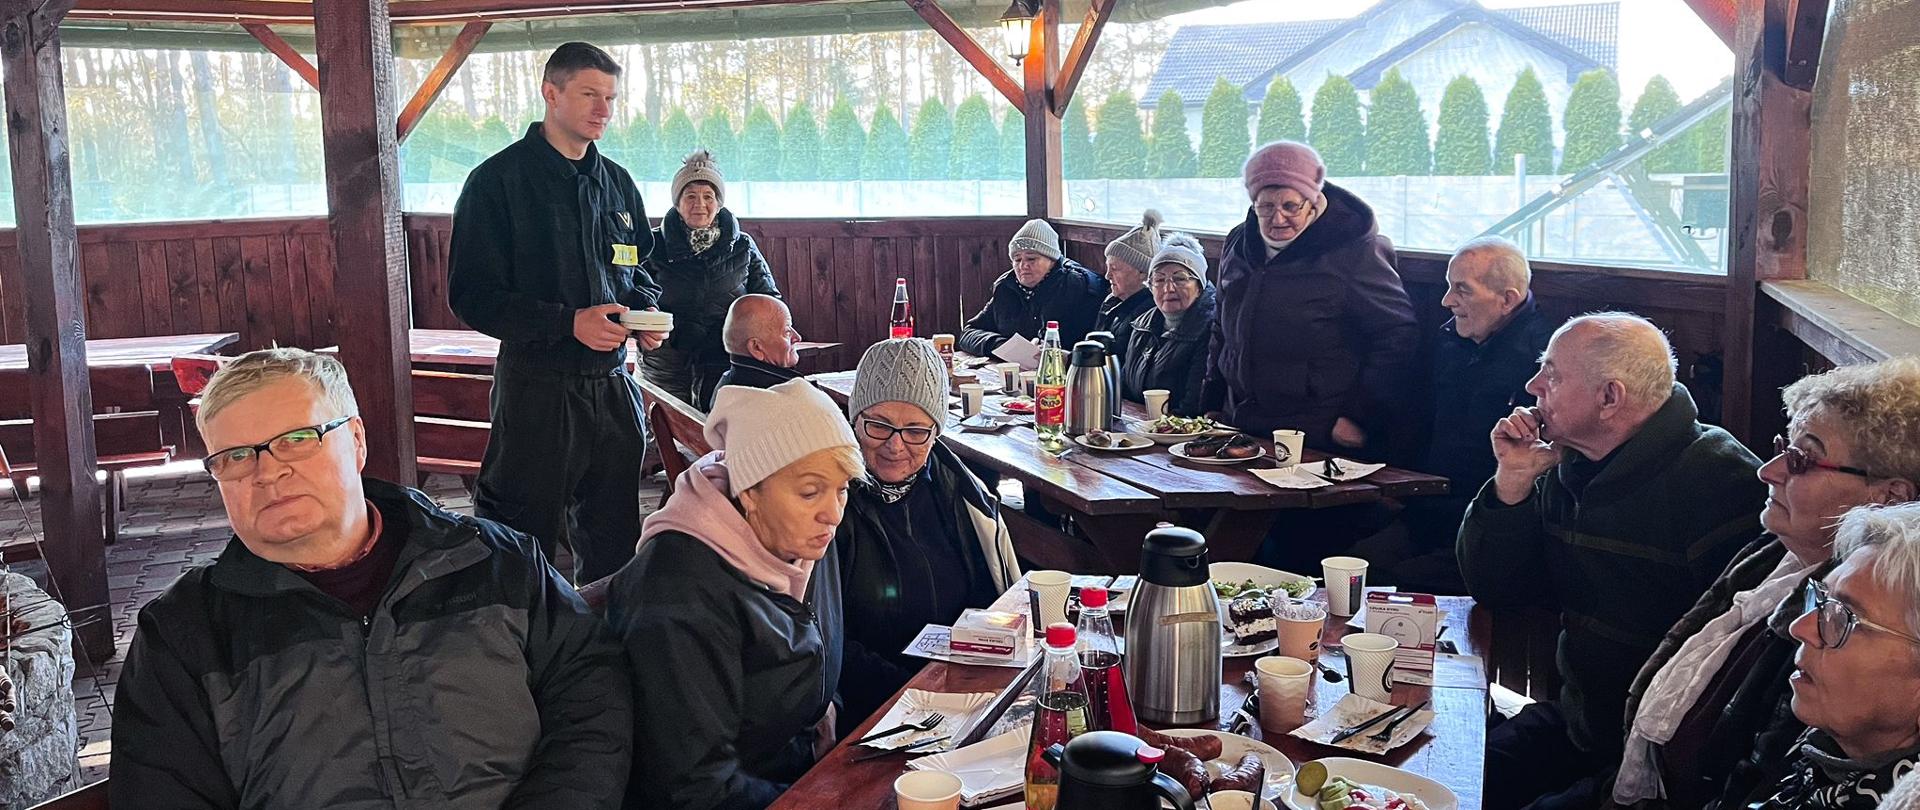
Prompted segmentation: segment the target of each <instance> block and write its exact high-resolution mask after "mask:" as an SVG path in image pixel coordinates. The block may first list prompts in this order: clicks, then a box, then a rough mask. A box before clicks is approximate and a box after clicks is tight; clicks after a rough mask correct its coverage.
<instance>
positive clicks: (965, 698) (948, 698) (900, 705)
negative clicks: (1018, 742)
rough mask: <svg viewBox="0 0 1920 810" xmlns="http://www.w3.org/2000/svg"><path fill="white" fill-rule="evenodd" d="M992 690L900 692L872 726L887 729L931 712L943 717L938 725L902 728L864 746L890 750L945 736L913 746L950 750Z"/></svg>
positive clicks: (970, 726)
mask: <svg viewBox="0 0 1920 810" xmlns="http://www.w3.org/2000/svg"><path fill="white" fill-rule="evenodd" d="M993 697H994V693H992V692H929V691H927V690H925V689H908V690H907V691H905V692H902V693H900V699H899V700H896V701H894V702H893V706H892V708H889V709H887V713H886V714H885V715H883V716H882V717H881V718H880V721H879V722H877V723H874V724H873V727H874V728H876V729H881V730H885V729H890V728H893V727H895V726H898V725H902V724H905V723H907V722H908V721H914V722H918V721H920V720H921V719H922V718H924V717H926V716H927V715H929V714H932V713H934V712H939V713H940V714H941V715H943V716H944V719H942V720H941V721H940V723H939V724H938V725H935V726H934V727H933V728H930V729H927V730H925V731H903V732H900V733H899V734H894V735H892V736H888V737H881V738H880V739H878V740H874V741H873V742H870V743H865V744H864V745H865V747H867V748H879V749H885V750H888V751H892V750H895V749H899V748H906V747H908V746H911V745H913V744H914V743H917V742H920V741H922V740H933V739H939V738H941V737H946V738H947V741H946V742H944V743H933V744H930V745H928V746H927V747H925V748H915V749H914V750H915V751H918V752H922V753H928V754H931V753H934V752H937V751H951V750H953V743H954V741H956V740H959V739H960V738H961V737H965V736H966V735H967V733H968V732H970V731H972V730H973V726H974V724H975V723H978V722H980V715H981V714H982V713H984V712H986V710H987V706H988V704H990V703H992V702H993Z"/></svg>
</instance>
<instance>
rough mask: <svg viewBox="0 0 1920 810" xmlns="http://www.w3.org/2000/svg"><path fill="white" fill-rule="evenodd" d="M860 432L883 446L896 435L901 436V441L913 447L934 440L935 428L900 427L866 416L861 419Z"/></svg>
mask: <svg viewBox="0 0 1920 810" xmlns="http://www.w3.org/2000/svg"><path fill="white" fill-rule="evenodd" d="M860 431H861V432H862V433H865V434H867V438H869V439H872V440H874V441H876V442H880V443H882V444H884V443H886V442H887V440H889V439H892V438H893V437H894V435H895V434H899V436H900V440H901V441H903V442H906V443H907V444H911V445H922V444H926V443H927V442H928V441H930V440H931V439H933V428H930V427H899V426H897V425H892V424H888V423H886V422H882V421H880V420H878V419H874V418H872V417H866V416H863V417H860Z"/></svg>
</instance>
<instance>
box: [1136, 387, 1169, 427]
mask: <svg viewBox="0 0 1920 810" xmlns="http://www.w3.org/2000/svg"><path fill="white" fill-rule="evenodd" d="M1170 396H1173V392H1172V391H1169V390H1167V389H1165V388H1149V389H1147V390H1145V391H1141V392H1140V399H1141V400H1143V401H1144V402H1145V403H1146V406H1147V418H1148V419H1159V418H1160V417H1162V416H1166V415H1167V397H1170Z"/></svg>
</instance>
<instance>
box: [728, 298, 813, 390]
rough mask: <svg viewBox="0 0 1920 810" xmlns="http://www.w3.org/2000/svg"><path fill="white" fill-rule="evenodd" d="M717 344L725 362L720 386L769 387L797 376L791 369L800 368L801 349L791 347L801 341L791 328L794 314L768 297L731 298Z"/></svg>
mask: <svg viewBox="0 0 1920 810" xmlns="http://www.w3.org/2000/svg"><path fill="white" fill-rule="evenodd" d="M720 342H721V344H722V345H724V346H725V347H726V349H727V360H728V365H727V370H726V372H725V373H723V374H721V375H720V385H744V386H748V387H751V388H772V387H774V386H776V385H779V384H781V383H783V382H786V381H788V380H791V379H794V378H795V377H799V376H800V372H797V371H794V370H793V367H794V366H797V365H800V350H799V349H797V348H795V345H794V344H797V343H799V342H800V332H799V331H798V330H796V329H794V328H793V313H792V312H789V311H788V310H787V305H786V302H784V301H781V300H780V299H778V298H775V297H773V296H771V295H760V294H758V293H754V294H749V295H743V296H740V297H739V298H735V299H733V305H732V306H730V307H727V321H726V324H725V325H724V326H722V327H721V330H720Z"/></svg>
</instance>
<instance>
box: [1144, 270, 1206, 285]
mask: <svg viewBox="0 0 1920 810" xmlns="http://www.w3.org/2000/svg"><path fill="white" fill-rule="evenodd" d="M1199 280H1200V277H1199V276H1196V275H1194V274H1192V273H1188V272H1185V271H1181V272H1175V273H1154V274H1153V275H1152V276H1150V277H1149V278H1148V279H1147V284H1149V285H1151V286H1154V287H1178V286H1180V285H1182V284H1192V283H1195V282H1197V281H1199Z"/></svg>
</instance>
